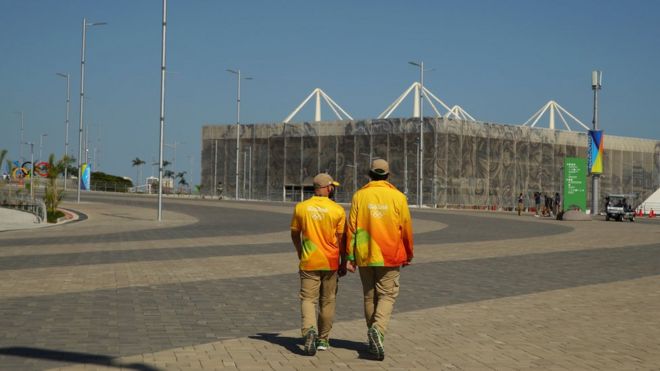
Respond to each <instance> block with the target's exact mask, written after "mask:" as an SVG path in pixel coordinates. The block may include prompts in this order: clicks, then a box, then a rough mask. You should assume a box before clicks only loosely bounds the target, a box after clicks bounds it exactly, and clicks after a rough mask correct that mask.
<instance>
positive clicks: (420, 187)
mask: <svg viewBox="0 0 660 371" xmlns="http://www.w3.org/2000/svg"><path fill="white" fill-rule="evenodd" d="M408 63H410V64H412V65H413V66H417V67H419V75H420V77H419V80H420V81H419V84H420V88H419V154H418V156H419V157H418V158H419V165H418V172H417V206H419V207H422V204H423V203H424V61H421V62H419V63H417V62H408Z"/></svg>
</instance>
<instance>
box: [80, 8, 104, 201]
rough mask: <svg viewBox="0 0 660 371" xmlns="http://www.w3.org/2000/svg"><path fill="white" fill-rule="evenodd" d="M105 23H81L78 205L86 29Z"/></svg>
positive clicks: (84, 19)
mask: <svg viewBox="0 0 660 371" xmlns="http://www.w3.org/2000/svg"><path fill="white" fill-rule="evenodd" d="M105 24H107V23H106V22H93V23H88V22H87V18H83V22H82V46H81V49H80V127H79V129H78V192H77V193H78V194H77V202H78V203H80V184H81V181H82V162H81V160H82V146H83V113H84V110H85V47H86V41H87V39H86V38H87V27H93V26H102V25H105Z"/></svg>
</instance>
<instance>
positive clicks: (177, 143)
mask: <svg viewBox="0 0 660 371" xmlns="http://www.w3.org/2000/svg"><path fill="white" fill-rule="evenodd" d="M179 144H185V143H184V142H177V141H176V140H175V141H174V143H172V144H168V143H165V144H164V146H165V147H170V148H172V149H174V158H173V161H172V171H174V172H175V173H176V147H177V146H178V145H179Z"/></svg>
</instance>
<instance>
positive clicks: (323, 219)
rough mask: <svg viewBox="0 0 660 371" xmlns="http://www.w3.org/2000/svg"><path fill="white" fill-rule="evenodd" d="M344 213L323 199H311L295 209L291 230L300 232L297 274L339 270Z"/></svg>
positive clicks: (299, 204) (319, 197) (341, 209)
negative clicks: (338, 238)
mask: <svg viewBox="0 0 660 371" xmlns="http://www.w3.org/2000/svg"><path fill="white" fill-rule="evenodd" d="M345 224H346V212H345V211H344V208H342V207H341V206H339V205H338V204H336V203H335V202H334V201H332V200H331V199H329V198H327V197H321V196H313V197H311V198H309V199H307V200H305V201H303V202H300V203H298V204H297V205H296V208H295V210H294V212H293V218H292V219H291V230H292V231H294V232H302V254H301V256H300V270H304V271H314V270H321V271H333V270H337V269H338V268H339V249H340V244H341V241H337V234H343V233H344V227H345Z"/></svg>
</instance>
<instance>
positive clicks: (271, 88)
mask: <svg viewBox="0 0 660 371" xmlns="http://www.w3.org/2000/svg"><path fill="white" fill-rule="evenodd" d="M161 11H162V8H161V1H160V0H140V1H135V0H95V1H82V0H60V1H54V0H50V1H47V0H39V1H38V0H0V51H1V53H0V127H1V129H2V130H0V149H2V148H6V149H8V150H9V152H10V153H9V156H10V157H11V158H13V159H15V158H16V157H17V153H18V148H19V144H18V143H19V137H20V116H19V115H17V114H16V113H15V112H17V111H22V112H24V117H25V138H26V140H28V141H33V142H35V143H37V146H35V156H38V152H39V150H38V147H39V145H38V144H39V142H40V138H41V134H45V133H47V134H48V136H47V137H44V139H45V143H44V146H43V153H44V157H45V156H46V154H47V153H56V154H58V155H61V154H62V153H63V151H64V131H65V130H64V116H65V95H66V94H65V93H66V84H65V80H64V79H62V78H60V77H58V76H56V75H55V73H56V72H64V73H66V72H68V73H70V74H71V97H72V98H71V128H70V132H69V135H70V138H71V139H70V144H71V145H70V147H69V148H70V152H72V153H74V154H75V155H76V156H77V153H78V139H77V133H78V131H77V128H78V115H79V110H78V105H79V93H80V90H79V76H80V45H81V23H82V18H83V17H87V18H88V19H89V20H90V21H93V22H98V21H104V22H108V25H107V26H99V27H93V28H91V29H89V30H88V33H87V36H88V38H87V41H88V42H87V67H86V83H85V94H86V97H87V98H88V100H87V101H86V106H85V123H86V124H87V125H90V130H89V142H90V148H91V149H93V148H94V147H95V146H96V147H98V149H99V150H98V157H97V161H98V163H97V165H98V166H97V170H101V171H104V172H108V173H112V174H116V175H122V176H130V177H132V178H135V176H136V169H135V168H133V167H132V166H131V160H132V159H133V158H135V157H140V158H142V159H144V160H146V161H147V163H151V162H152V161H155V160H157V148H158V127H159V88H160V42H161ZM658 15H660V1H654V0H644V1H643V0H630V1H613V0H580V1H575V0H559V1H528V0H519V1H515V0H500V1H489V0H483V1H468V0H466V1H458V0H456V1H422V0H419V1H412V0H408V1H403V0H401V1H388V0H381V1H375V0H374V1H366V0H365V1H355V0H333V1H309V0H305V1H299V0H286V1H285V0H279V1H276V0H264V1H251V0H245V1H220V0H213V1H212V0H185V1H184V0H170V1H169V2H168V28H167V31H168V40H167V41H168V42H167V58H168V60H167V68H168V72H170V73H168V78H167V91H166V93H167V99H166V102H167V104H166V132H165V141H166V142H167V143H174V142H177V143H178V144H177V153H176V157H177V158H176V161H177V164H176V167H177V169H176V170H177V171H180V170H186V171H188V172H190V171H192V172H193V173H194V179H193V181H194V182H195V183H198V182H199V172H200V170H199V169H200V166H199V161H200V146H201V128H202V126H203V125H204V124H208V123H225V124H228V123H234V122H235V119H236V76H235V75H232V74H230V73H227V72H226V71H225V69H227V68H233V69H241V70H242V71H243V73H244V74H245V75H247V76H251V77H253V78H254V80H251V81H244V82H243V84H242V97H241V98H242V102H241V103H242V108H241V122H243V123H254V122H278V121H281V120H283V119H284V118H285V117H286V116H287V115H288V114H289V113H290V112H291V111H292V110H293V109H294V108H295V107H296V106H297V105H298V104H299V103H300V102H301V101H302V100H303V99H304V98H305V97H306V96H307V95H308V94H309V93H310V92H311V91H312V89H314V88H316V87H320V88H322V89H323V90H324V91H325V92H326V93H328V94H329V95H330V96H331V97H332V98H333V99H334V100H335V101H336V102H337V103H338V104H339V105H341V106H342V107H343V108H344V109H345V110H346V111H348V112H349V113H350V114H351V115H352V116H353V117H354V118H375V117H376V116H377V115H378V114H380V113H381V112H382V111H383V110H384V109H385V108H386V107H387V106H388V105H389V104H390V103H391V102H392V101H393V100H394V99H395V98H396V97H398V96H399V95H400V94H401V93H402V92H403V90H404V89H405V88H407V87H408V86H409V85H410V84H411V83H412V82H413V81H415V80H417V78H418V75H419V70H418V69H417V68H415V67H413V66H411V65H409V64H408V63H407V62H408V61H411V60H417V61H420V60H423V61H424V63H425V65H426V66H427V67H428V68H435V71H432V72H429V73H427V74H426V75H425V85H426V86H427V87H428V88H429V89H430V90H431V91H432V92H434V93H435V94H436V95H437V96H438V97H440V98H441V99H443V100H444V101H445V102H447V103H448V104H450V105H453V104H460V105H461V106H462V107H463V108H464V109H466V110H467V111H468V112H469V113H470V114H472V115H473V116H474V117H476V118H477V119H479V120H482V121H488V122H497V123H506V124H520V123H522V122H525V121H526V120H527V119H528V118H529V117H530V116H531V115H532V114H533V113H534V112H536V111H537V110H538V109H539V108H540V107H541V106H542V105H543V104H545V103H546V102H547V101H548V100H550V99H554V100H556V101H558V102H559V103H560V104H561V105H562V106H563V107H564V108H566V109H568V110H569V111H570V112H572V113H573V114H574V115H576V116H577V117H578V118H580V120H581V121H583V122H584V123H586V124H590V122H591V118H592V113H591V112H592V99H593V95H592V94H593V93H592V91H591V71H592V70H593V69H600V70H602V71H603V90H602V91H601V100H600V103H601V111H600V114H601V116H600V123H601V127H602V128H603V129H604V130H605V131H606V133H608V134H612V135H620V136H632V137H642V138H652V139H660V118H659V114H658V106H659V105H660V74H659V73H658V68H659V67H660V25H659V24H660V22H658ZM425 112H426V113H428V112H429V111H428V110H426V111H425ZM410 115H411V104H409V103H408V104H406V105H405V107H404V106H402V107H401V108H400V109H399V110H398V111H396V112H395V114H394V115H393V117H394V116H397V117H405V116H410ZM326 118H327V119H332V117H331V112H330V111H329V110H325V111H324V119H326ZM311 119H313V111H312V108H311V106H310V108H308V109H306V110H304V111H303V112H301V114H300V116H298V117H297V118H296V120H295V121H304V120H311ZM558 122H559V121H558ZM545 125H547V123H546V124H545ZM173 152H174V151H173V150H172V149H171V148H166V152H165V158H166V159H169V160H173V157H174V153H173ZM26 155H28V156H29V153H27V150H26ZM151 172H152V169H151V167H150V166H146V167H145V168H144V171H143V173H144V174H145V175H150V174H151Z"/></svg>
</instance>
